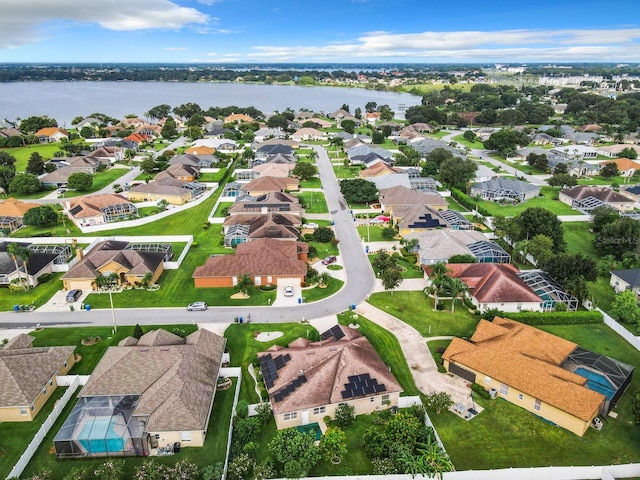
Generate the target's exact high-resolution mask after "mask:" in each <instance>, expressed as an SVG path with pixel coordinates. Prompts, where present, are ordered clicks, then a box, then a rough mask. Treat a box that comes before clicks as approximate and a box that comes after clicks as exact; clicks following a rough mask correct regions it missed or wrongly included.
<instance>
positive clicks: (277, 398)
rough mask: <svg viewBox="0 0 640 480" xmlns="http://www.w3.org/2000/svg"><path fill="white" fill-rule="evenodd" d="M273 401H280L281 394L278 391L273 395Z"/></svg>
mask: <svg viewBox="0 0 640 480" xmlns="http://www.w3.org/2000/svg"><path fill="white" fill-rule="evenodd" d="M273 401H274V402H276V403H278V402H281V401H282V395H280V394H279V393H276V394H275V395H274V396H273Z"/></svg>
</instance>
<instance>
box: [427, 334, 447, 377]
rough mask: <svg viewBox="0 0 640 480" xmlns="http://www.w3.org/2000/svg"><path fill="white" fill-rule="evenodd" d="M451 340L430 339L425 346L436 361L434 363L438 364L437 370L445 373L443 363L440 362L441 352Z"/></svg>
mask: <svg viewBox="0 0 640 480" xmlns="http://www.w3.org/2000/svg"><path fill="white" fill-rule="evenodd" d="M450 343H451V340H432V341H430V342H427V347H429V351H430V352H431V356H432V357H433V359H434V360H435V361H436V365H437V366H438V372H440V373H446V370H445V368H444V365H443V363H442V354H443V353H444V351H445V350H446V349H447V347H448V346H449V344H450Z"/></svg>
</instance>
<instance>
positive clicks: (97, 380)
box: [53, 329, 226, 458]
mask: <svg viewBox="0 0 640 480" xmlns="http://www.w3.org/2000/svg"><path fill="white" fill-rule="evenodd" d="M225 343H226V340H225V339H224V338H223V337H221V336H219V335H216V334H215V333H212V332H210V331H208V330H204V329H199V330H197V331H195V332H193V333H191V334H189V335H187V336H186V337H185V338H182V337H179V336H177V335H175V334H173V333H169V332H168V331H166V330H163V329H158V330H152V331H150V332H147V333H145V334H144V335H142V336H141V337H140V338H139V339H136V338H134V337H127V338H125V339H123V340H122V341H120V343H118V345H117V346H111V347H109V348H108V349H107V351H106V352H105V353H104V355H103V356H102V358H101V359H100V362H99V363H98V365H97V366H96V368H95V369H94V371H93V373H92V375H91V377H90V378H89V380H88V381H87V383H86V385H85V386H84V387H83V388H82V390H81V391H80V393H79V394H78V402H77V403H76V405H75V406H74V408H73V410H72V411H71V413H70V414H69V416H68V417H67V419H66V420H65V422H64V424H63V425H62V427H61V428H60V430H59V432H58V433H57V434H56V436H55V438H54V441H53V444H54V448H55V452H56V455H57V456H58V457H61V458H70V457H85V458H86V457H102V456H105V455H110V456H149V455H154V454H156V452H155V449H157V448H158V447H165V446H166V445H171V446H173V445H174V444H176V443H179V444H180V447H181V448H184V447H201V446H202V445H204V441H205V437H206V434H207V429H208V424H209V420H210V418H211V415H212V407H213V402H214V399H215V394H216V385H217V381H218V377H219V375H220V367H221V364H222V356H223V353H224V348H225Z"/></svg>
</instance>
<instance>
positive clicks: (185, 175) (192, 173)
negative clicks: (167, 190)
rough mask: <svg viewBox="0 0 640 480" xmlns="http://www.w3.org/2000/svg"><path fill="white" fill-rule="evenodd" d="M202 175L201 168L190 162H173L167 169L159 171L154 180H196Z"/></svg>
mask: <svg viewBox="0 0 640 480" xmlns="http://www.w3.org/2000/svg"><path fill="white" fill-rule="evenodd" d="M199 176H200V168H198V167H197V166H195V165H192V164H190V163H186V162H185V163H173V164H170V165H169V166H168V167H167V169H166V170H163V171H162V172H160V173H158V174H157V175H156V176H155V177H154V181H156V182H157V181H161V180H163V179H165V178H174V179H176V180H180V181H181V182H185V183H186V182H195V181H196V179H197V178H198V177H199Z"/></svg>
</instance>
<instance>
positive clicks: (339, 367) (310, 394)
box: [258, 327, 402, 415]
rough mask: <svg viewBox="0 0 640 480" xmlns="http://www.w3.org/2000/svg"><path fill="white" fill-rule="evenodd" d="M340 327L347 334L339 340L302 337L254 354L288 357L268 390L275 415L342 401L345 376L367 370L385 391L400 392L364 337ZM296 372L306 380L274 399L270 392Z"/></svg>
mask: <svg viewBox="0 0 640 480" xmlns="http://www.w3.org/2000/svg"><path fill="white" fill-rule="evenodd" d="M341 329H342V330H343V331H344V332H345V333H348V334H349V335H345V336H344V337H343V338H341V339H340V340H334V339H330V340H324V341H320V342H313V343H312V342H309V341H308V340H306V339H298V340H296V341H294V342H292V343H290V344H289V347H288V348H279V349H269V351H267V352H261V353H258V358H261V357H264V356H267V355H272V356H274V357H275V356H278V355H286V354H288V355H289V356H290V357H291V359H290V360H289V361H287V362H286V363H285V365H284V367H282V368H281V369H279V370H278V378H277V379H275V381H274V384H273V387H271V388H270V389H269V390H268V391H269V399H270V400H271V405H272V408H273V412H274V413H275V414H276V415H277V414H281V413H285V412H292V411H298V410H303V409H308V408H313V407H319V406H323V405H329V404H337V403H341V402H344V401H345V399H344V398H343V396H342V394H341V392H342V391H344V389H345V384H348V383H349V379H348V377H350V376H353V375H362V374H366V373H368V374H369V375H370V377H371V378H372V379H376V380H377V381H378V384H381V385H384V386H385V390H384V393H385V394H387V393H393V392H401V391H402V387H401V386H400V384H399V383H398V382H397V381H396V379H395V378H394V376H393V375H392V374H391V372H390V371H389V368H388V367H387V365H385V363H384V362H383V361H382V359H381V358H380V357H379V356H378V354H377V352H376V351H375V349H374V348H373V346H372V345H371V344H370V343H369V341H368V340H367V339H366V337H363V336H361V335H360V334H359V333H358V332H355V331H353V330H351V329H348V328H347V327H341ZM347 330H351V331H349V332H347ZM276 352H277V353H276ZM300 375H304V376H305V377H306V382H305V383H303V384H302V385H300V386H299V387H297V388H296V389H295V390H294V392H293V393H291V394H290V395H288V396H286V397H285V398H284V399H283V400H281V401H275V399H274V394H276V393H278V391H280V390H281V389H283V388H285V387H286V386H288V385H290V384H291V382H293V381H294V380H295V379H297V378H298V377H299V376H300ZM357 398H360V397H357Z"/></svg>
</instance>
